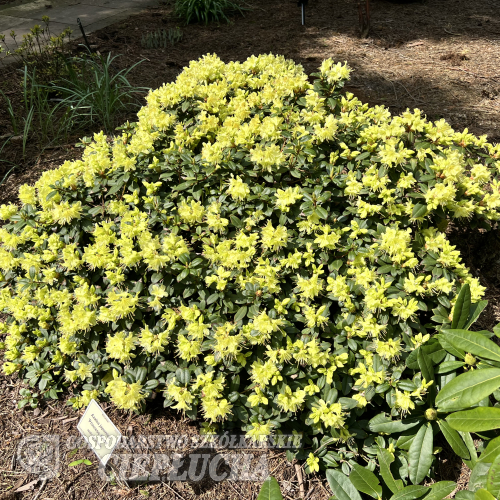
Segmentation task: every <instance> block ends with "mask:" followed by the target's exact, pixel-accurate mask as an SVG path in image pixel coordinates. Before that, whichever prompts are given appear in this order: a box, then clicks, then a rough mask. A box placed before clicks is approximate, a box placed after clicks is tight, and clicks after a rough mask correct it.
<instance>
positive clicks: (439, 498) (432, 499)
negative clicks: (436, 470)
mask: <svg viewBox="0 0 500 500" xmlns="http://www.w3.org/2000/svg"><path fill="white" fill-rule="evenodd" d="M456 487H457V484H456V483H455V481H439V482H438V483H434V484H432V485H431V491H430V493H429V494H428V495H427V496H426V497H425V500H443V498H445V497H447V496H448V495H449V494H450V493H451V492H452V491H453V490H454V489H455V488H456Z"/></svg>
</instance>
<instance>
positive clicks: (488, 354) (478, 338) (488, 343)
mask: <svg viewBox="0 0 500 500" xmlns="http://www.w3.org/2000/svg"><path fill="white" fill-rule="evenodd" d="M442 335H443V336H444V337H445V338H446V342H448V343H450V344H451V345H452V346H453V347H455V348H457V349H461V350H463V351H465V352H470V353H471V354H474V356H481V357H483V358H486V359H491V360H492V361H500V347H498V346H497V345H496V344H495V342H493V341H492V340H490V339H488V338H486V337H485V336H484V335H482V334H481V333H478V332H468V331H467V330H443V334H442Z"/></svg>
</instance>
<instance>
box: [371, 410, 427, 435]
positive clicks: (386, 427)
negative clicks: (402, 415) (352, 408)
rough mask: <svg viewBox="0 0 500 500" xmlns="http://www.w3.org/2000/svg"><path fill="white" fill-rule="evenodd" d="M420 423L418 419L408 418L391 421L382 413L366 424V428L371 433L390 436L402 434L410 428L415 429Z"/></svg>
mask: <svg viewBox="0 0 500 500" xmlns="http://www.w3.org/2000/svg"><path fill="white" fill-rule="evenodd" d="M420 422H421V420H420V419H418V418H408V419H406V420H391V419H390V418H388V417H386V416H385V415H384V414H383V413H379V414H378V415H377V416H375V417H373V418H372V419H371V420H370V421H369V422H368V428H369V429H370V430H371V431H372V432H385V433H387V434H391V433H393V432H404V431H406V430H408V429H411V428H412V427H415V426H416V425H418V424H419V423H420Z"/></svg>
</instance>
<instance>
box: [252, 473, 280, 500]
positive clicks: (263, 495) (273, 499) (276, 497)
mask: <svg viewBox="0 0 500 500" xmlns="http://www.w3.org/2000/svg"><path fill="white" fill-rule="evenodd" d="M257 500H283V495H282V494H281V490H280V486H279V484H278V481H276V479H275V478H274V477H273V476H269V477H268V478H267V479H266V480H265V481H264V483H263V485H262V488H261V490H260V492H259V496H258V497H257Z"/></svg>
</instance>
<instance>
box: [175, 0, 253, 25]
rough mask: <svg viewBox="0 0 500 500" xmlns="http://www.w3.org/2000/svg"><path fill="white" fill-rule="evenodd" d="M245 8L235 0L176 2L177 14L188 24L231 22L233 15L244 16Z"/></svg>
mask: <svg viewBox="0 0 500 500" xmlns="http://www.w3.org/2000/svg"><path fill="white" fill-rule="evenodd" d="M244 10H245V9H244V8H243V7H241V5H240V3H239V2H238V1H234V0H176V2H175V13H176V15H178V16H179V17H180V18H182V19H183V20H184V21H185V22H186V24H189V23H193V22H201V23H204V24H208V23H209V22H212V21H215V22H221V21H226V22H229V17H228V15H229V14H231V13H239V14H243V12H244Z"/></svg>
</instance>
